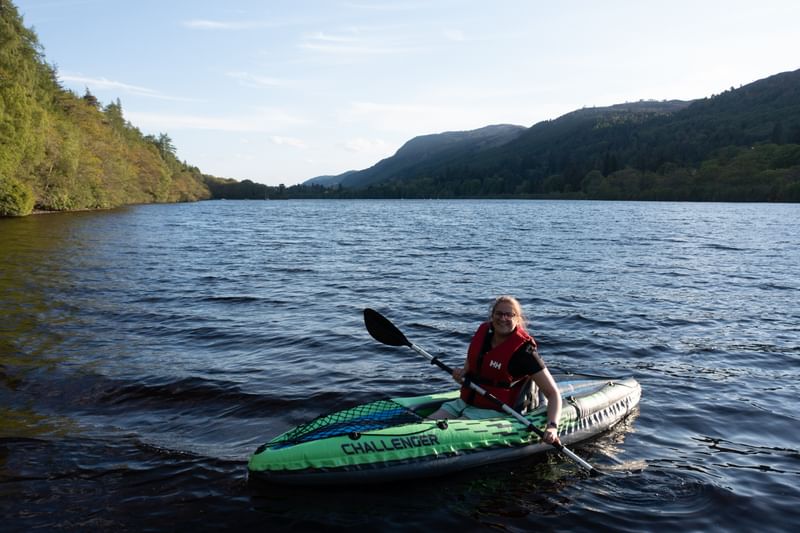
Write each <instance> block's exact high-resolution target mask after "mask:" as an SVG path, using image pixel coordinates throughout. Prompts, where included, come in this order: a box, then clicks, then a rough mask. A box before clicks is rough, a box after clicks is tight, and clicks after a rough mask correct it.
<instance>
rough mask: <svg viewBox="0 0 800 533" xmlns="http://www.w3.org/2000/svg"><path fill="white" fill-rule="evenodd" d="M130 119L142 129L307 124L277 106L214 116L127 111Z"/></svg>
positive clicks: (250, 129) (255, 129)
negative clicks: (243, 112)
mask: <svg viewBox="0 0 800 533" xmlns="http://www.w3.org/2000/svg"><path fill="white" fill-rule="evenodd" d="M126 115H127V116H128V118H129V120H131V122H133V123H135V124H137V125H139V126H142V127H143V129H152V130H158V131H169V130H212V131H228V132H261V133H269V132H274V131H275V130H276V129H279V128H282V127H287V126H298V125H303V124H307V123H308V121H307V120H306V119H303V118H300V117H297V116H294V115H292V114H290V113H287V112H285V111H283V110H281V109H269V108H262V109H258V110H256V111H255V112H254V113H252V114H249V115H245V116H232V117H227V116H226V117H214V116H206V115H178V114H169V113H150V112H135V111H133V112H128V113H126Z"/></svg>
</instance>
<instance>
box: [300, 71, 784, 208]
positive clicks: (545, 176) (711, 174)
mask: <svg viewBox="0 0 800 533" xmlns="http://www.w3.org/2000/svg"><path fill="white" fill-rule="evenodd" d="M326 180H327V181H326V183H330V184H340V185H341V186H342V188H341V189H339V193H338V194H339V195H340V196H341V195H345V196H347V195H349V196H350V197H378V198H393V197H405V198H417V197H420V198H433V197H436V198H463V197H469V198H473V197H474V198H479V197H569V198H601V199H671V200H688V199H692V200H722V201H800V70H795V71H791V72H784V73H780V74H776V75H774V76H770V77H768V78H765V79H762V80H758V81H756V82H753V83H750V84H747V85H744V86H742V87H740V88H738V89H734V88H730V89H729V90H726V91H723V92H722V93H720V94H717V95H713V96H711V97H708V98H701V99H697V100H691V101H682V100H665V101H651V100H642V101H639V102H632V103H624V104H616V105H612V106H608V107H593V108H584V109H578V110H575V111H572V112H570V113H567V114H565V115H562V116H560V117H558V118H556V119H554V120H547V121H543V122H539V123H537V124H534V125H533V126H531V127H530V128H523V127H521V126H509V125H501V126H487V127H486V128H480V129H477V130H473V131H468V132H447V133H440V134H433V135H424V136H421V137H416V138H414V139H411V140H410V141H408V142H407V143H406V144H405V145H404V146H403V147H402V148H401V149H399V150H398V151H397V153H396V154H394V155H393V156H391V157H388V158H386V159H384V160H382V161H380V162H378V163H377V164H375V165H374V166H372V167H370V168H367V169H364V170H358V171H350V172H347V173H345V174H342V175H339V176H328V177H326ZM306 183H309V182H306ZM317 183H318V184H319V183H321V182H319V181H318V182H317Z"/></svg>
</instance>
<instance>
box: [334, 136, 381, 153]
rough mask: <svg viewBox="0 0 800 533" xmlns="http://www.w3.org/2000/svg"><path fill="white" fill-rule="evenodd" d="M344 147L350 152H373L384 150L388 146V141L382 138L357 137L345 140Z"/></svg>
mask: <svg viewBox="0 0 800 533" xmlns="http://www.w3.org/2000/svg"><path fill="white" fill-rule="evenodd" d="M344 147H345V149H347V150H348V151H350V152H359V153H375V152H385V151H386V150H387V148H388V143H386V141H384V140H382V139H364V138H357V139H350V140H348V141H346V142H345V143H344Z"/></svg>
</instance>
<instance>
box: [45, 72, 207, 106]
mask: <svg viewBox="0 0 800 533" xmlns="http://www.w3.org/2000/svg"><path fill="white" fill-rule="evenodd" d="M59 78H60V79H61V81H64V82H70V83H80V84H83V85H86V86H87V87H89V88H90V89H94V90H95V91H104V90H105V91H121V92H124V93H127V94H133V95H136V96H144V97H147V98H156V99H159V100H172V101H180V102H198V101H200V100H197V99H194V98H181V97H177V96H168V95H166V94H162V93H160V92H158V91H156V90H153V89H148V88H147V87H139V86H137V85H131V84H129V83H123V82H121V81H114V80H109V79H108V78H102V77H101V78H89V77H87V76H76V75H71V74H63V75H60V76H59Z"/></svg>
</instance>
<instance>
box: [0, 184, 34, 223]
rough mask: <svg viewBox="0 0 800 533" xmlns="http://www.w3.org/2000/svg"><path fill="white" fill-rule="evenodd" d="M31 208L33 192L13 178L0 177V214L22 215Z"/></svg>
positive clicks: (27, 213)
mask: <svg viewBox="0 0 800 533" xmlns="http://www.w3.org/2000/svg"><path fill="white" fill-rule="evenodd" d="M32 210H33V193H32V192H31V190H30V188H29V187H28V186H27V185H26V184H24V183H22V182H20V181H19V180H17V179H15V178H3V177H0V216H4V217H5V216H24V215H29V214H30V213H31V211H32Z"/></svg>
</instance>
